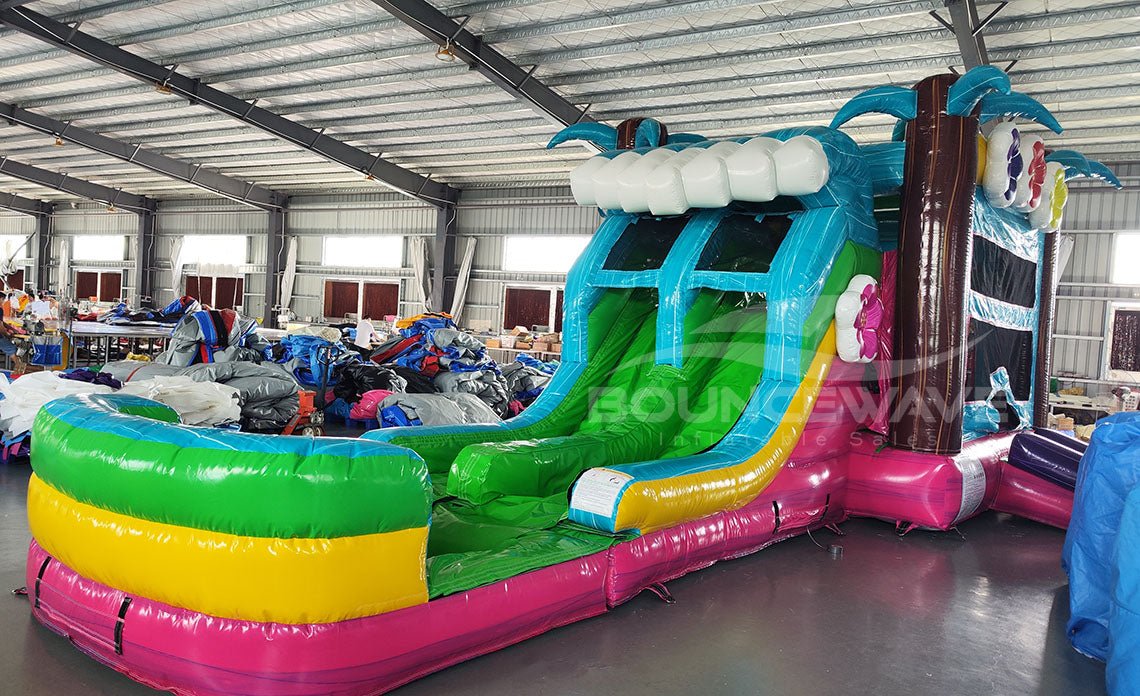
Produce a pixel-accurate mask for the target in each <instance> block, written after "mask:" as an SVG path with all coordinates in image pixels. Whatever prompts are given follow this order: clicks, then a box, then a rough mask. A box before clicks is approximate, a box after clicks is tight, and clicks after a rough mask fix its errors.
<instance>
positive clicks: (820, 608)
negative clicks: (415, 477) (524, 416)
mask: <svg viewBox="0 0 1140 696" xmlns="http://www.w3.org/2000/svg"><path fill="white" fill-rule="evenodd" d="M27 480H28V468H27V466H26V465H15V466H11V467H5V466H3V465H0V588H3V589H5V590H7V589H10V588H15V587H19V586H21V585H23V584H24V581H23V562H24V552H25V548H26V545H27V542H28V528H27V522H26V520H25V517H24V492H25V488H26V486H27ZM843 528H844V530H845V531H846V532H847V536H846V537H844V538H843V539H840V540H837V539H836V538H835V537H833V536H832V535H831V533H830V532H826V531H823V532H819V533H817V534H816V535H815V536H816V538H817V539H818V540H819V541H820V542H821V543H824V544H825V545H826V544H828V543H839V544H842V545H843V546H844V549H845V553H844V556H843V557H842V558H841V559H831V558H830V557H829V556H828V555H827V554H826V553H824V552H823V551H820V550H819V549H818V548H816V547H815V546H814V545H813V544H812V542H811V540H809V539H808V538H807V537H800V538H798V539H794V540H791V541H787V542H784V543H782V544H778V545H776V546H774V547H772V548H769V549H766V550H764V551H762V552H760V553H758V554H755V555H753V556H749V557H747V558H744V559H740V560H736V561H731V562H725V563H719V564H717V565H715V566H713V567H712V568H709V569H706V570H703V571H700V572H698V573H695V574H692V575H689V576H688V577H685V578H682V579H680V580H677V581H675V582H672V583H670V584H669V588H670V589H671V590H672V593H673V595H674V596H675V597H676V599H677V603H676V604H673V605H667V604H665V603H663V602H661V601H660V600H658V599H656V598H654V597H652V596H650V595H648V594H643V595H642V596H640V597H637V598H636V599H634V600H633V601H632V602H629V603H628V604H626V605H623V606H621V607H618V608H617V609H616V610H615V611H613V612H610V613H609V614H608V615H606V616H601V617H598V618H594V619H591V620H588V621H584V622H580V623H577V624H574V625H572V626H568V627H565V628H561V629H558V630H556V631H553V632H551V633H547V634H545V635H543V636H539V637H537V638H534V639H532V640H529V641H526V642H524V643H521V644H519V645H516V646H513V647H510V648H507V649H505V650H501V651H499V652H497V653H493V654H491V655H488V656H486V657H482V658H479V659H477V660H473V661H470V662H467V663H464V664H462V665H458V666H456V667H452V668H451V669H448V670H445V671H443V672H440V673H438V674H435V675H432V676H429V677H427V678H425V679H422V680H420V681H418V682H416V683H413V684H411V685H409V686H407V687H404V688H403V689H401V690H399V691H397V692H395V693H396V694H397V695H398V696H420V695H427V694H433V695H434V694H487V695H494V696H502V695H503V694H516V693H527V694H555V695H561V694H582V695H591V696H593V695H595V694H609V693H620V694H623V696H642V695H645V696H649V695H650V694H653V695H661V696H669V695H673V694H702V695H710V696H720V695H725V696H727V695H730V694H731V695H734V696H735V695H737V694H773V695H775V694H779V695H781V696H790V695H794V696H816V695H820V696H822V695H828V696H830V695H832V694H834V695H835V696H841V695H842V696H863V695H867V696H871V695H874V696H921V695H922V694H945V695H948V696H953V695H958V694H971V695H974V694H1000V695H1002V696H1017V695H1020V694H1033V695H1037V696H1054V695H1055V696H1081V695H1082V694H1104V693H1105V690H1104V668H1103V666H1102V665H1101V664H1100V663H1097V662H1095V661H1092V660H1089V659H1087V658H1084V657H1082V656H1080V655H1078V654H1077V653H1076V652H1074V651H1073V650H1072V649H1071V648H1070V647H1069V645H1068V642H1067V641H1066V640H1065V629H1064V625H1065V619H1066V618H1067V616H1068V595H1067V588H1066V579H1065V576H1064V574H1063V573H1062V572H1061V569H1060V566H1059V561H1060V553H1061V543H1062V540H1063V539H1064V535H1063V533H1062V532H1060V531H1057V530H1054V529H1051V528H1048V527H1044V526H1041V525H1038V524H1034V523H1032V522H1028V521H1025V520H1019V519H1013V518H1010V517H1008V516H1000V515H995V514H992V513H989V514H986V515H983V516H981V517H979V518H977V519H974V520H970V521H969V522H966V523H965V524H963V525H962V527H961V531H962V534H963V535H964V536H965V539H963V538H961V537H959V536H958V535H957V534H954V533H949V534H933V533H925V532H912V533H911V534H910V535H908V536H907V537H905V538H902V539H900V538H897V537H896V536H895V535H894V533H893V529H892V527H891V526H890V525H887V524H884V523H881V522H874V521H869V520H855V521H851V522H848V523H846V524H844V525H843ZM0 631H2V633H3V636H4V637H3V640H2V641H0V680H2V681H0V684H2V686H0V692H2V693H4V694H10V695H12V696H17V695H18V696H32V695H37V696H38V695H45V696H46V695H48V694H51V695H52V696H56V695H58V694H69V695H70V694H74V695H76V696H79V695H89V694H107V695H111V694H114V695H115V696H131V695H132V694H154V693H156V692H153V691H151V690H150V689H147V688H145V687H142V686H139V685H138V684H135V683H133V682H131V681H130V680H128V679H127V678H126V677H123V676H121V675H119V674H117V673H115V672H112V671H111V670H109V669H107V668H105V667H102V666H100V665H98V664H96V663H95V662H94V661H92V660H90V659H88V658H86V657H84V656H83V655H82V654H80V653H79V652H78V651H77V650H75V649H74V648H72V647H71V646H70V645H69V644H68V642H67V641H66V640H64V639H63V638H61V637H59V636H57V635H55V634H53V633H51V632H49V631H47V630H46V629H44V628H43V627H41V626H40V625H39V624H37V623H35V622H34V621H32V620H31V618H30V613H29V610H28V606H27V602H26V600H25V599H23V598H18V597H13V596H10V595H7V593H6V592H5V596H3V597H0Z"/></svg>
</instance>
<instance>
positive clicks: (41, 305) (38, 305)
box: [28, 290, 55, 320]
mask: <svg viewBox="0 0 1140 696" xmlns="http://www.w3.org/2000/svg"><path fill="white" fill-rule="evenodd" d="M28 311H29V312H31V314H32V318H34V319H41V320H42V319H54V318H55V308H54V307H52V303H51V301H49V300H48V294H47V293H46V292H44V291H43V290H40V292H39V297H38V298H37V299H36V300H35V301H34V302H32V303H31V304H30V305H28Z"/></svg>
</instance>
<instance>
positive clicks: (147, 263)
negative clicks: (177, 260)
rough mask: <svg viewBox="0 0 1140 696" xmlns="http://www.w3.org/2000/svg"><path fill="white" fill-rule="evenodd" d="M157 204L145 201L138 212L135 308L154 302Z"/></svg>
mask: <svg viewBox="0 0 1140 696" xmlns="http://www.w3.org/2000/svg"><path fill="white" fill-rule="evenodd" d="M157 213H158V204H157V203H155V202H154V201H153V200H149V199H148V200H147V203H146V207H145V208H144V209H143V210H140V211H138V216H139V228H138V234H137V235H136V237H135V241H136V249H137V251H136V253H135V295H134V302H135V306H136V307H142V306H143V305H144V304H150V303H152V302H153V300H154V264H155V255H156V252H155V245H156V244H157V234H156V227H157V225H156V223H157Z"/></svg>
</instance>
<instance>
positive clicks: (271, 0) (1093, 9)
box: [0, 0, 1140, 199]
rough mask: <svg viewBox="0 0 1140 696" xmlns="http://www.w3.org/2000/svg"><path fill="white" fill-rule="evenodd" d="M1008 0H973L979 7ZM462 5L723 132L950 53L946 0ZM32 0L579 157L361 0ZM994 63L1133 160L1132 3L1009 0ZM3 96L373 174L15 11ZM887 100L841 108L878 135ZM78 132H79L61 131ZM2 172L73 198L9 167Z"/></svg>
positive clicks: (462, 175) (378, 126) (546, 55)
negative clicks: (52, 37)
mask: <svg viewBox="0 0 1140 696" xmlns="http://www.w3.org/2000/svg"><path fill="white" fill-rule="evenodd" d="M996 5H997V3H985V2H980V3H979V8H980V11H981V12H982V13H983V14H985V13H987V12H988V11H990V10H991V9H993V8H995V7H996ZM436 6H437V7H439V8H440V9H441V10H443V11H444V12H445V13H447V14H448V15H449V16H452V17H456V18H459V17H468V16H469V17H470V20H469V22H468V24H467V25H466V27H467V28H468V29H469V30H471V31H473V32H475V33H476V34H480V35H482V36H483V38H484V40H485V41H486V43H488V44H490V45H492V46H493V47H494V48H495V49H496V50H498V51H500V52H501V53H503V54H504V55H506V56H508V57H509V58H511V59H512V60H515V62H517V63H519V64H520V65H523V66H527V67H529V66H531V65H537V66H538V67H537V69H536V71H535V76H536V77H537V78H538V79H541V80H542V81H543V82H545V83H546V84H548V85H550V86H551V87H553V88H554V89H555V90H556V91H557V92H559V93H560V94H562V95H563V96H564V97H566V98H567V99H568V100H569V101H571V102H573V103H574V104H576V105H578V106H585V105H587V104H588V105H590V110H589V113H590V114H591V115H592V116H593V117H594V118H597V119H599V120H605V121H608V122H611V123H616V122H617V121H620V120H621V119H623V118H627V117H629V116H634V115H646V116H655V117H657V118H659V119H660V120H662V121H663V122H665V123H667V124H668V125H669V126H670V128H671V129H672V130H674V131H695V132H700V133H704V134H707V135H710V136H728V135H743V134H752V133H759V132H763V131H765V130H769V129H771V128H775V127H779V126H783V125H794V124H819V123H826V122H827V121H828V120H829V119H830V116H831V115H832V114H833V113H834V112H835V110H836V109H837V108H838V107H839V106H840V105H841V104H842V103H843V102H844V101H845V100H846V99H848V98H850V97H851V96H853V95H854V94H855V93H857V92H858V91H860V90H862V89H865V88H868V87H871V86H875V85H878V84H884V83H895V84H907V83H911V82H914V81H916V80H918V79H920V78H921V77H923V76H925V75H927V74H930V73H932V72H936V71H940V70H945V69H946V68H947V67H948V66H957V65H959V64H960V62H961V59H960V58H959V57H958V49H957V44H956V42H955V40H954V36H953V35H952V34H951V33H950V32H949V31H948V30H946V29H945V28H944V27H942V25H940V24H939V23H938V22H937V21H936V20H935V19H934V18H933V17H931V16H930V11H931V10H940V9H942V2H941V1H940V0H928V1H925V2H924V1H921V0H918V1H909V2H904V1H902V0H807V1H804V0H768V1H760V2H757V1H756V0H752V1H750V2H745V1H743V0H684V1H669V0H647V1H644V2H636V1H635V2H625V1H620V0H557V1H549V0H482V1H475V2H472V1H470V0H468V1H460V2H455V1H452V0H448V1H446V2H438V3H437V5H436ZM27 7H28V8H29V9H31V10H34V11H36V12H39V13H42V14H44V15H47V16H50V17H52V18H54V19H57V20H59V21H66V22H75V21H79V20H82V21H83V25H82V30H83V31H84V32H87V33H89V34H92V35H94V36H97V37H99V38H101V39H103V40H105V41H108V42H110V43H112V44H115V45H118V46H122V47H124V48H127V49H128V50H130V51H132V52H134V53H137V54H139V55H141V56H143V57H145V58H147V59H149V60H152V61H154V62H157V63H160V64H163V65H173V64H177V65H178V70H179V72H181V73H183V74H187V75H190V76H193V77H197V78H200V79H201V80H203V81H204V82H206V83H208V84H211V85H212V86H215V87H217V88H220V89H223V90H226V91H228V92H230V93H232V94H234V95H235V96H238V97H241V98H244V99H258V102H257V103H258V105H259V106H261V107H264V108H266V109H268V110H270V111H274V112H276V113H279V114H282V115H285V116H287V117H288V118H290V119H293V120H295V121H298V122H300V123H302V124H304V125H306V126H309V127H311V128H314V129H326V130H325V132H326V133H327V134H328V135H331V136H333V137H336V138H338V139H341V140H344V141H346V142H348V143H350V144H352V145H355V146H357V147H359V148H361V149H364V150H367V151H369V152H373V153H383V155H384V157H385V158H387V159H389V160H391V161H393V162H395V163H397V164H400V165H401V166H404V167H406V168H409V169H411V170H413V171H416V172H418V173H420V174H424V175H427V174H431V175H432V177H433V179H434V180H436V181H443V182H447V183H450V184H452V185H455V186H457V187H460V188H470V187H482V186H502V185H503V184H505V183H515V184H526V185H531V184H543V183H557V182H564V181H565V178H566V175H567V173H568V172H569V170H570V169H571V168H572V167H573V166H574V165H575V163H577V162H579V161H581V159H582V158H583V157H585V156H587V154H588V153H586V152H585V151H584V150H582V149H579V148H563V149H559V150H556V151H554V152H548V151H546V150H544V149H543V146H544V145H545V142H546V141H547V139H548V138H549V137H550V136H551V135H552V134H553V133H554V132H555V130H556V128H555V127H554V126H553V125H551V124H550V123H549V122H548V121H547V120H545V119H543V118H541V117H540V116H539V115H538V114H536V113H535V112H534V111H533V110H531V109H530V108H529V107H528V106H527V105H525V104H523V103H521V102H519V101H516V100H514V99H513V98H512V97H511V96H509V95H508V94H507V93H505V92H503V91H502V90H500V89H499V88H498V87H496V86H494V85H492V84H490V83H489V82H488V81H486V80H485V79H484V78H482V77H481V76H480V75H479V74H477V73H475V72H473V71H470V70H468V68H467V67H466V66H465V65H463V64H461V63H458V62H457V63H441V62H440V61H438V60H437V59H436V58H435V50H436V47H435V46H434V44H431V43H430V42H429V41H427V40H426V39H424V38H423V37H421V36H420V34H418V33H417V32H415V31H413V30H412V29H411V28H409V27H407V26H405V25H404V24H402V23H400V22H399V21H397V20H396V19H394V18H393V17H391V16H390V15H388V14H387V13H385V12H384V11H383V10H381V9H380V8H379V7H377V6H376V5H375V4H373V3H372V2H369V1H367V0H212V1H211V2H199V1H197V0H166V1H158V2H156V1H154V0H150V1H149V2H144V1H141V0H113V1H108V0H38V1H36V2H29V3H27ZM986 41H987V45H988V47H989V51H990V56H991V59H992V60H993V62H994V63H995V64H997V65H1002V66H1004V65H1005V64H1007V63H1009V62H1011V61H1014V60H1016V61H1018V62H1017V63H1016V64H1015V65H1014V67H1013V69H1012V70H1011V74H1012V76H1013V78H1014V82H1015V85H1016V86H1017V88H1018V89H1019V90H1020V91H1023V92H1025V93H1028V94H1030V95H1033V96H1036V97H1037V98H1039V99H1040V100H1041V101H1043V102H1044V103H1045V104H1046V105H1047V106H1049V107H1050V108H1051V109H1052V110H1053V111H1054V113H1055V114H1056V115H1057V116H1058V117H1059V118H1060V119H1061V121H1062V123H1064V124H1065V125H1066V126H1068V128H1069V130H1068V131H1067V132H1066V133H1065V134H1064V135H1062V136H1052V137H1050V138H1049V139H1048V142H1049V144H1050V145H1055V146H1072V147H1076V148H1078V149H1081V150H1082V151H1085V152H1088V153H1090V154H1092V155H1096V156H1098V157H1101V158H1106V159H1110V160H1113V161H1120V160H1140V139H1138V138H1137V135H1138V134H1140V124H1137V121H1136V118H1135V116H1134V114H1135V109H1137V107H1140V53H1138V49H1137V47H1138V46H1140V3H1135V2H1107V3H1105V2H1096V1H1095V0H1018V1H1016V2H1012V3H1010V4H1009V6H1008V7H1006V8H1005V9H1004V10H1003V11H1002V12H1001V13H1000V14H999V15H998V17H997V18H996V19H995V20H994V21H993V23H992V24H990V25H989V26H988V27H987V29H986ZM0 46H2V47H3V50H0V99H2V100H4V101H7V102H13V103H18V104H19V105H21V106H23V107H25V108H27V109H30V110H32V111H35V112H37V113H42V114H45V115H48V116H51V117H53V118H56V119H60V120H64V121H68V122H73V123H75V124H76V125H78V126H82V127H84V128H87V129H90V130H93V131H96V132H99V133H102V134H105V135H109V136H112V137H115V138H118V139H121V140H125V141H128V142H131V143H137V144H141V145H142V146H144V147H146V148H148V149H152V150H155V151H158V152H162V153H164V154H167V155H170V156H172V157H176V158H179V159H184V160H187V161H191V162H194V163H201V164H202V165H204V166H206V167H210V168H215V169H217V170H219V171H221V172H223V173H225V174H229V175H232V176H234V177H237V178H240V179H243V180H245V181H248V182H256V183H258V184H260V185H262V186H265V187H269V188H274V189H277V190H281V191H284V192H288V193H300V192H316V191H327V190H367V189H370V188H373V187H374V186H375V185H374V184H371V183H369V182H365V181H363V180H362V178H361V176H360V175H359V174H358V173H355V172H351V171H347V170H345V169H344V168H343V167H341V166H339V165H337V164H333V163H330V162H327V161H325V160H323V159H321V158H320V157H318V156H316V155H313V154H311V153H308V152H306V151H304V150H303V149H301V148H300V147H297V146H295V145H291V144H289V143H286V142H282V141H280V140H276V139H274V138H273V137H271V136H269V135H267V134H265V133H263V132H261V131H259V130H257V129H255V128H252V127H249V126H246V125H243V124H242V123H240V122H238V121H236V120H234V119H232V118H230V117H228V116H225V115H221V114H218V113H216V112H213V111H210V110H209V109H206V108H203V107H200V106H192V105H190V104H188V103H187V102H186V101H185V100H182V99H179V98H177V97H175V96H172V95H167V94H161V93H159V92H157V91H155V90H154V89H153V88H151V87H148V86H147V85H145V84H142V83H140V82H138V81H136V80H134V79H131V78H130V77H127V76H125V75H122V74H120V73H117V72H115V71H112V70H110V69H107V68H103V67H101V66H98V65H96V64H94V63H91V62H89V61H87V60H85V59H83V58H80V57H77V56H74V55H72V54H69V53H66V52H64V51H61V50H58V49H54V48H51V47H49V46H47V45H46V44H43V43H41V42H38V41H37V40H35V39H33V38H30V37H27V36H24V35H22V34H19V33H16V32H13V31H7V30H5V31H2V32H0ZM890 127H891V120H890V119H888V118H879V117H866V118H863V119H861V120H860V121H858V122H857V123H855V124H853V125H852V126H851V127H850V128H848V129H847V130H848V132H850V133H851V134H852V135H853V136H854V137H855V138H856V139H858V140H876V139H884V138H886V137H887V135H888V133H889V129H890ZM65 140H66V139H65ZM53 141H54V138H52V137H50V136H47V135H44V134H42V133H37V132H33V131H30V130H27V129H24V128H22V127H5V128H0V156H9V157H11V158H12V159H14V160H18V161H22V162H26V163H29V164H34V165H36V166H39V167H41V168H44V169H48V170H50V171H54V172H66V173H68V174H71V175H72V176H76V177H80V178H86V179H90V180H92V181H95V182H97V183H101V184H105V185H107V186H111V187H114V188H121V189H124V190H127V191H130V192H132V193H140V194H145V195H151V196H155V197H158V198H172V197H187V196H198V195H205V194H203V193H202V192H200V191H199V190H197V189H196V188H194V187H193V186H191V185H188V184H184V183H181V182H177V181H172V180H170V179H167V178H165V177H163V176H161V175H158V174H155V173H153V172H150V171H147V170H145V169H142V168H140V167H137V166H135V165H131V164H126V163H123V162H119V161H117V160H114V159H111V158H110V157H107V156H105V155H101V154H98V153H95V152H90V151H87V150H84V149H82V148H79V147H77V146H75V145H71V144H66V143H65V145H64V146H62V147H56V146H54V144H53ZM0 191H4V192H14V193H18V194H21V195H26V196H29V197H36V198H45V199H56V198H67V196H65V195H63V194H56V193H54V192H51V191H50V190H48V189H44V188H42V187H38V186H35V185H32V184H26V183H23V182H19V181H16V180H13V179H10V178H7V177H0Z"/></svg>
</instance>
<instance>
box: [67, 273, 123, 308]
mask: <svg viewBox="0 0 1140 696" xmlns="http://www.w3.org/2000/svg"><path fill="white" fill-rule="evenodd" d="M122 292H123V274H122V273H120V272H118V271H76V272H75V296H76V297H78V298H80V299H85V298H92V297H93V298H95V299H96V300H97V301H99V302H117V301H119V299H121V298H120V295H121V294H122Z"/></svg>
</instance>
